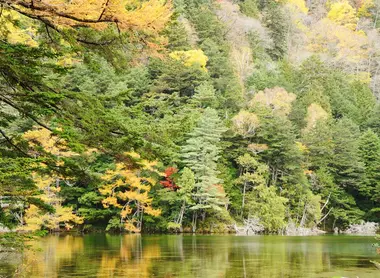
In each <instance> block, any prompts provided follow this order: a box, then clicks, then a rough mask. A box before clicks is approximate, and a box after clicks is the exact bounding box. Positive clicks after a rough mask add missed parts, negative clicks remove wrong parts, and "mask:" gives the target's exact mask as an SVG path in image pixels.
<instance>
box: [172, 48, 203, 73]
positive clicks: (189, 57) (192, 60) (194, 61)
mask: <svg viewBox="0 0 380 278" xmlns="http://www.w3.org/2000/svg"><path fill="white" fill-rule="evenodd" d="M169 56H170V57H171V58H172V59H174V60H177V61H181V62H182V63H183V64H184V65H185V66H186V67H191V66H199V67H200V68H201V69H202V70H203V71H207V68H206V64H207V61H208V57H207V56H206V55H205V54H204V53H203V51H202V50H201V49H193V50H188V51H174V52H172V53H170V54H169Z"/></svg>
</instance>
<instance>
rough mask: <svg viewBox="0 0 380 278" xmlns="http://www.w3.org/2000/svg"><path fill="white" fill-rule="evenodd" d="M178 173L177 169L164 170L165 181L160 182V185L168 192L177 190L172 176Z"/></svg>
mask: <svg viewBox="0 0 380 278" xmlns="http://www.w3.org/2000/svg"><path fill="white" fill-rule="evenodd" d="M177 172H178V169H177V168H175V167H168V168H166V170H165V180H163V181H160V184H161V185H162V186H164V187H166V188H169V189H170V190H173V191H175V190H177V189H178V188H179V186H177V185H176V184H175V183H174V180H173V177H172V175H174V174H175V173H177Z"/></svg>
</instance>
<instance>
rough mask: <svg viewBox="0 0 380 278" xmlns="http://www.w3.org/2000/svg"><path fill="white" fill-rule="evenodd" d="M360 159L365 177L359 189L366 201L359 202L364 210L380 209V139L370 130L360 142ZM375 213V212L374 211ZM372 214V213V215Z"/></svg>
mask: <svg viewBox="0 0 380 278" xmlns="http://www.w3.org/2000/svg"><path fill="white" fill-rule="evenodd" d="M359 144H360V145H359V150H360V157H361V159H362V160H363V162H364V167H365V168H364V175H363V178H362V182H361V185H360V187H359V192H360V194H361V195H362V196H363V197H364V199H365V200H363V201H362V202H359V204H360V205H361V207H363V209H364V210H366V211H368V210H370V209H371V208H375V209H376V208H377V209H379V208H380V193H379V192H380V138H379V136H378V135H377V134H376V133H374V132H373V131H372V130H370V129H368V130H367V131H366V132H365V133H364V134H363V135H362V136H361V137H360V142H359ZM373 212H375V211H373ZM370 214H371V213H370Z"/></svg>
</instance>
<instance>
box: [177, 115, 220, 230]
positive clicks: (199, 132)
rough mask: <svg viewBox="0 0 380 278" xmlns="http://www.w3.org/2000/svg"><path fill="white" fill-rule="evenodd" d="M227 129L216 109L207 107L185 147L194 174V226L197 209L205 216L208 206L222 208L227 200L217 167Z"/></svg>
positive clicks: (185, 160)
mask: <svg viewBox="0 0 380 278" xmlns="http://www.w3.org/2000/svg"><path fill="white" fill-rule="evenodd" d="M225 130H226V129H225V128H224V127H223V125H222V122H221V120H220V119H219V117H218V113H217V112H216V110H214V109H211V108H206V109H205V110H204V112H203V114H202V116H201V118H200V119H199V121H198V123H197V126H196V127H195V128H194V130H193V131H192V132H191V133H190V134H189V137H190V138H189V139H188V140H187V141H186V144H185V145H184V146H183V148H182V162H183V163H184V164H185V165H186V166H187V167H188V168H190V169H191V170H192V171H193V172H194V176H195V193H194V195H193V199H194V201H195V205H194V206H192V207H191V209H192V210H194V216H193V229H195V227H196V226H195V225H196V220H197V217H198V214H197V213H198V211H199V212H201V213H202V217H203V220H204V218H205V216H206V211H207V210H208V209H211V210H220V209H221V208H220V206H221V205H225V204H226V203H227V200H226V197H225V195H224V190H222V189H223V187H222V186H221V183H222V182H223V181H222V180H220V179H219V178H218V174H219V173H218V170H217V162H218V159H219V153H220V147H219V144H220V138H221V135H222V133H223V132H224V131H225Z"/></svg>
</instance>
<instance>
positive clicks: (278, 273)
mask: <svg viewBox="0 0 380 278" xmlns="http://www.w3.org/2000/svg"><path fill="white" fill-rule="evenodd" d="M373 241H374V240H373V238H372V237H358V236H314V237H285V236H249V237H245V236H233V235H208V236H200V235H197V236H192V235H143V236H140V235H108V234H90V235H84V236H75V235H50V236H48V237H45V238H42V239H41V240H40V241H38V242H37V243H35V244H36V247H38V248H41V251H39V252H37V253H36V255H34V256H31V255H27V254H25V255H24V258H23V259H22V260H23V261H24V263H23V267H24V268H26V269H28V271H29V274H28V275H27V277H166V278H168V277H202V278H203V277H205V278H209V277H210V278H212V277H334V276H339V277H342V276H345V277H360V278H366V277H368V278H372V277H373V278H375V277H376V278H379V277H380V270H377V269H376V268H375V267H374V266H373V265H372V264H371V263H370V262H369V261H370V260H373V259H378V260H380V259H379V257H380V256H376V253H375V250H374V248H373V247H372V246H371V244H372V243H373ZM376 257H377V258H376ZM31 258H33V259H31ZM7 259H8V262H5V260H4V261H3V262H0V269H1V270H0V277H1V275H11V273H12V272H14V270H15V268H16V267H17V265H18V264H19V263H20V256H19V257H17V256H15V257H14V258H12V257H8V258H7ZM9 260H10V261H9Z"/></svg>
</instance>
